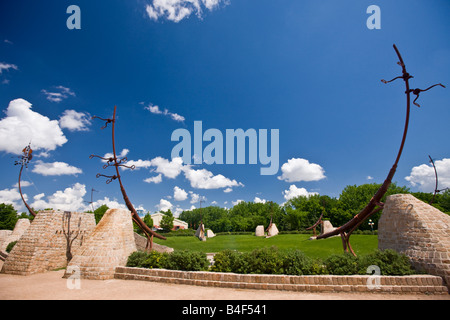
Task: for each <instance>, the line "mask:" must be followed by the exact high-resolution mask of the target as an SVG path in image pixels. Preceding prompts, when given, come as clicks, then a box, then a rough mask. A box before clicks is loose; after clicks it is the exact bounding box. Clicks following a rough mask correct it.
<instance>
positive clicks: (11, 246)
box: [6, 241, 17, 253]
mask: <svg viewBox="0 0 450 320" xmlns="http://www.w3.org/2000/svg"><path fill="white" fill-rule="evenodd" d="M16 243H17V241H13V242H10V243H8V246H7V247H6V252H8V253H10V252H11V251H12V249H13V248H14V246H15V245H16Z"/></svg>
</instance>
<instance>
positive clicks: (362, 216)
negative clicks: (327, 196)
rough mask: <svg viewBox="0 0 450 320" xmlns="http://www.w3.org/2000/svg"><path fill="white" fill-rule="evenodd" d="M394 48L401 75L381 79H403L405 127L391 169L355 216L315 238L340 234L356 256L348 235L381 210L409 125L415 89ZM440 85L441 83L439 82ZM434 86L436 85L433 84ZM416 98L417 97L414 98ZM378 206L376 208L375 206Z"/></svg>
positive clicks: (400, 57) (346, 246)
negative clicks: (412, 94)
mask: <svg viewBox="0 0 450 320" xmlns="http://www.w3.org/2000/svg"><path fill="white" fill-rule="evenodd" d="M394 50H395V52H396V53H397V56H398V58H399V62H398V63H397V64H398V65H399V66H401V67H402V75H401V76H398V77H396V78H394V79H392V80H390V81H386V80H382V82H383V83H390V82H392V81H395V80H397V79H403V81H404V82H405V86H406V91H405V94H406V120H405V127H404V130H403V137H402V142H401V144H400V148H399V151H398V153H397V158H396V159H395V162H394V164H393V166H392V168H391V170H390V171H389V174H388V176H387V177H386V179H385V181H384V182H383V184H382V185H381V187H380V188H379V189H378V191H377V192H376V193H375V195H374V196H373V197H372V199H371V200H370V201H369V203H368V204H367V206H366V207H365V208H364V209H362V210H361V211H360V212H359V213H358V214H357V215H356V216H354V217H353V218H352V219H351V220H350V221H348V222H347V223H346V224H344V225H343V226H341V227H339V228H337V229H335V230H334V231H331V232H328V233H326V234H322V235H319V236H318V237H317V239H325V238H329V237H331V236H334V235H338V234H340V235H341V237H342V242H343V246H344V250H345V251H347V252H348V250H349V249H350V251H351V253H352V254H353V255H355V256H356V254H355V253H354V252H353V249H352V248H351V245H350V235H351V234H352V232H353V231H354V230H355V229H356V228H357V227H358V226H359V225H361V223H363V222H364V220H366V219H367V218H369V217H370V216H372V215H373V214H375V213H376V212H379V211H380V210H382V206H380V205H382V204H381V199H382V197H383V196H384V195H385V194H386V192H387V190H388V188H389V186H390V185H391V183H392V179H393V177H394V175H395V172H396V170H397V165H398V162H399V160H400V157H401V155H402V152H403V147H404V145H405V141H406V136H407V133H408V126H409V118H410V111H411V93H414V92H415V90H411V89H410V87H409V80H410V79H412V78H413V76H411V75H410V74H409V73H408V72H407V71H406V66H405V63H404V61H403V58H402V56H401V54H400V52H399V50H398V49H397V46H396V45H395V44H394ZM439 85H441V84H439ZM434 86H436V85H434ZM434 86H431V87H429V88H428V89H425V90H420V89H416V90H419V91H416V93H420V92H422V91H427V90H429V89H431V88H432V87H434ZM441 86H443V85H441ZM416 100H417V99H416ZM377 206H378V208H377Z"/></svg>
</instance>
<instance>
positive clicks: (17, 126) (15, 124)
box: [0, 99, 67, 155]
mask: <svg viewBox="0 0 450 320" xmlns="http://www.w3.org/2000/svg"><path fill="white" fill-rule="evenodd" d="M30 142H31V147H32V149H33V150H35V151H36V150H39V149H43V150H45V151H53V150H55V149H56V148H57V147H60V146H62V145H63V144H65V143H66V142H67V138H66V137H65V136H64V133H63V132H62V130H61V128H60V126H59V123H58V121H57V120H50V119H49V118H47V117H46V116H43V115H41V114H39V113H37V112H34V111H33V110H31V103H29V102H28V101H26V100H24V99H16V100H13V101H11V102H10V103H9V106H8V108H7V110H6V117H5V118H3V119H2V120H0V151H6V152H8V153H12V154H17V155H18V154H20V153H21V152H22V149H23V148H24V147H25V146H26V145H28V144H29V143H30Z"/></svg>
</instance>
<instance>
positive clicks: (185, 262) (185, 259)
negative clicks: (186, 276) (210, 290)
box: [161, 250, 209, 271]
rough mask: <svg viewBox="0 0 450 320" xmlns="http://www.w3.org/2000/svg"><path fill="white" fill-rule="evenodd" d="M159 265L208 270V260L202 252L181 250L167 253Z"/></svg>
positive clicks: (185, 269)
mask: <svg viewBox="0 0 450 320" xmlns="http://www.w3.org/2000/svg"><path fill="white" fill-rule="evenodd" d="M161 267H162V268H165V269H170V270H184V271H204V270H208V267H209V261H208V259H207V258H206V254H205V253H203V252H198V251H189V250H182V251H174V252H172V253H170V254H168V255H167V257H166V259H164V261H163V263H162V265H161Z"/></svg>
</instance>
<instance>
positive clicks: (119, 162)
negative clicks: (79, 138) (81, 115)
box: [90, 106, 166, 241]
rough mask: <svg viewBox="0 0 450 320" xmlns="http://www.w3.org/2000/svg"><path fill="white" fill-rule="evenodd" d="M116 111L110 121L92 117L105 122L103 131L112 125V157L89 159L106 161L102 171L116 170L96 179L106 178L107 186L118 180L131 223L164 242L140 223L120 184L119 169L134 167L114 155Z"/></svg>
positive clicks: (147, 234)
mask: <svg viewBox="0 0 450 320" xmlns="http://www.w3.org/2000/svg"><path fill="white" fill-rule="evenodd" d="M116 110H117V106H114V114H113V118H112V119H103V118H100V117H97V116H94V117H92V118H93V119H101V120H103V121H106V123H105V125H104V126H103V127H102V129H105V128H106V127H107V126H108V124H110V123H112V147H113V157H111V158H103V157H99V156H95V155H91V156H90V158H91V159H92V158H93V157H97V158H101V159H103V160H106V161H107V164H105V165H104V166H103V169H106V168H108V167H110V166H113V167H115V168H116V174H115V175H114V176H106V175H102V174H97V178H99V177H100V176H103V177H107V178H109V180H107V182H106V183H107V184H109V183H110V182H112V181H114V180H116V179H117V180H118V181H119V185H120V191H121V192H122V196H123V199H124V201H125V204H126V206H127V208H128V210H130V211H131V215H132V219H133V221H134V222H135V223H136V224H137V225H138V226H139V227H140V228H141V230H142V231H143V232H144V233H145V235H146V236H147V238H148V239H149V241H150V239H152V238H153V236H155V237H157V238H159V239H162V240H166V237H164V236H162V235H160V234H158V233H156V232H154V231H153V230H152V229H150V228H149V227H148V226H147V225H146V224H145V223H144V221H142V219H141V218H140V217H139V215H138V213H137V212H136V209H135V208H134V206H133V205H132V204H131V201H130V199H129V198H128V195H127V193H126V192H125V188H124V187H123V184H122V179H121V177H120V173H119V167H126V168H128V169H132V170H133V169H134V168H135V167H134V166H126V165H125V164H124V163H125V162H126V161H127V159H126V158H123V159H120V160H118V159H117V153H116V143H115V124H116Z"/></svg>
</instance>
